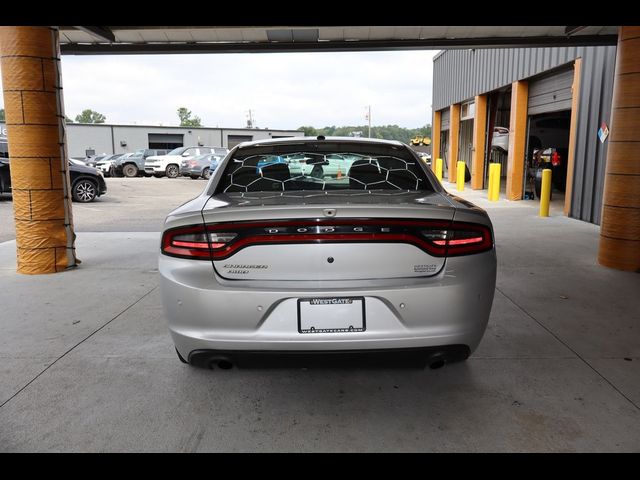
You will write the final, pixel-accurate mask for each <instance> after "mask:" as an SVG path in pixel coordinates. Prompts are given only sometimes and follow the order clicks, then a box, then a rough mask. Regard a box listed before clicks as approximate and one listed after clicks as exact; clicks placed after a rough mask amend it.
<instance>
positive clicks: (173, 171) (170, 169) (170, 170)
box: [165, 164, 180, 178]
mask: <svg viewBox="0 0 640 480" xmlns="http://www.w3.org/2000/svg"><path fill="white" fill-rule="evenodd" d="M165 173H166V174H167V177H169V178H176V177H177V176H178V175H179V174H180V170H179V169H178V166H177V165H175V164H171V165H167V169H166V170H165Z"/></svg>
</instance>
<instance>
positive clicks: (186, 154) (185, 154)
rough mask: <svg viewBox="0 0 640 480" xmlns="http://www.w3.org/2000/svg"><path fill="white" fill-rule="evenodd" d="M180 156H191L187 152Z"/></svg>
mask: <svg viewBox="0 0 640 480" xmlns="http://www.w3.org/2000/svg"><path fill="white" fill-rule="evenodd" d="M182 156H183V157H189V156H191V154H190V153H189V152H184V153H183V154H182Z"/></svg>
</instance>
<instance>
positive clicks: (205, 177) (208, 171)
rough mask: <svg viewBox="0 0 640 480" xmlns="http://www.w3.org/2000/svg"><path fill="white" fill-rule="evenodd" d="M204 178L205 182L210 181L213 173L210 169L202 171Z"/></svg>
mask: <svg viewBox="0 0 640 480" xmlns="http://www.w3.org/2000/svg"><path fill="white" fill-rule="evenodd" d="M202 178H204V179H205V180H209V178H211V171H210V170H209V168H208V167H207V168H205V169H204V170H202Z"/></svg>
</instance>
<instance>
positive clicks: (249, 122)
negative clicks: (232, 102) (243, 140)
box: [247, 110, 253, 128]
mask: <svg viewBox="0 0 640 480" xmlns="http://www.w3.org/2000/svg"><path fill="white" fill-rule="evenodd" d="M247 128H253V114H252V113H251V110H249V113H248V114H247Z"/></svg>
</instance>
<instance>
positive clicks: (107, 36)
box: [74, 27, 116, 43]
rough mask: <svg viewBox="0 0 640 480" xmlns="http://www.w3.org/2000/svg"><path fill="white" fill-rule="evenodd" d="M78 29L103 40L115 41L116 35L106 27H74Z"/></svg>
mask: <svg viewBox="0 0 640 480" xmlns="http://www.w3.org/2000/svg"><path fill="white" fill-rule="evenodd" d="M74 28H77V29H78V30H82V31H83V32H85V33H88V34H90V35H93V36H94V37H96V38H98V39H100V40H102V41H103V42H109V43H112V42H115V41H116V36H115V35H114V34H113V32H112V31H111V30H109V28H108V27H74Z"/></svg>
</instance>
